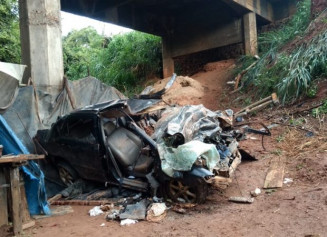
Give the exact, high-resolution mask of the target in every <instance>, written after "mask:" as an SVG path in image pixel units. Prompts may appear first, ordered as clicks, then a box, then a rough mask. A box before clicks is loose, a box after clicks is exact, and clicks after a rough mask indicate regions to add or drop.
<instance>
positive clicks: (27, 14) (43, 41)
mask: <svg viewBox="0 0 327 237" xmlns="http://www.w3.org/2000/svg"><path fill="white" fill-rule="evenodd" d="M19 18H20V37H21V50H22V63H23V64H26V65H27V66H28V68H27V70H26V71H25V74H24V78H23V82H25V83H26V82H27V81H28V79H29V78H30V77H31V78H32V79H33V81H34V83H35V85H36V86H37V87H43V88H44V89H49V88H54V89H57V88H58V89H59V88H61V87H62V84H63V74H64V66H63V53H62V42H61V23H60V22H61V19H60V0H19Z"/></svg>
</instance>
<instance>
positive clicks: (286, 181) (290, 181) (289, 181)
mask: <svg viewBox="0 0 327 237" xmlns="http://www.w3.org/2000/svg"><path fill="white" fill-rule="evenodd" d="M290 183H293V179H292V178H284V181H283V184H290Z"/></svg>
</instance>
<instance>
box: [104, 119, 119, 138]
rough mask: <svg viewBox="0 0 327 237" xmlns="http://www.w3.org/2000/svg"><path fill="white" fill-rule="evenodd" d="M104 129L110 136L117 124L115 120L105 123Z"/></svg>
mask: <svg viewBox="0 0 327 237" xmlns="http://www.w3.org/2000/svg"><path fill="white" fill-rule="evenodd" d="M103 129H104V134H105V135H106V136H109V135H110V134H111V133H112V132H113V131H114V130H115V129H116V125H115V124H114V123H113V122H111V121H109V122H106V123H105V124H104V125H103Z"/></svg>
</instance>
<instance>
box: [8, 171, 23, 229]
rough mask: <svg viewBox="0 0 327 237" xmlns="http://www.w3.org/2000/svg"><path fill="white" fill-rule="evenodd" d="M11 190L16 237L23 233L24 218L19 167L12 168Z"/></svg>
mask: <svg viewBox="0 0 327 237" xmlns="http://www.w3.org/2000/svg"><path fill="white" fill-rule="evenodd" d="M10 190H11V200H12V204H11V205H12V219H13V220H12V222H13V229H14V235H18V234H20V233H21V232H22V218H21V211H20V203H21V196H20V187H19V167H15V168H10Z"/></svg>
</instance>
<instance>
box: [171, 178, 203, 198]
mask: <svg viewBox="0 0 327 237" xmlns="http://www.w3.org/2000/svg"><path fill="white" fill-rule="evenodd" d="M176 182H181V183H182V184H183V185H184V186H188V187H189V190H190V191H191V192H192V193H193V194H195V196H196V197H195V198H194V200H192V201H189V203H197V204H201V203H204V202H205V200H206V198H207V196H208V184H207V183H206V182H205V181H204V180H203V179H202V178H200V177H195V176H189V177H187V178H184V179H172V180H170V181H168V182H166V184H165V194H166V195H165V197H167V198H170V199H171V200H172V201H173V202H176V203H178V202H180V201H179V200H178V199H177V198H178V197H176V196H174V194H173V193H172V191H171V185H172V184H174V183H176ZM184 200H185V199H184ZM185 201H186V202H188V201H187V200H185Z"/></svg>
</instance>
